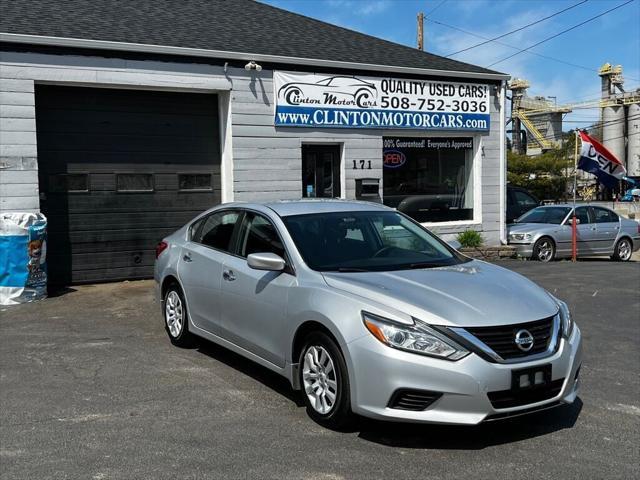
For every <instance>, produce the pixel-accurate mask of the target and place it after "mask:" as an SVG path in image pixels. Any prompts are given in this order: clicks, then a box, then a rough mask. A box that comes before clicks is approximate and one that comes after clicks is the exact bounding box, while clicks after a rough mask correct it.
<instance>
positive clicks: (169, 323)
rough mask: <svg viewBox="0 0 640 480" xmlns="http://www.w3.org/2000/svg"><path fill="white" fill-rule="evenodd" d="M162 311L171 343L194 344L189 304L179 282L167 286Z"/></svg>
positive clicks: (181, 345) (184, 345)
mask: <svg viewBox="0 0 640 480" xmlns="http://www.w3.org/2000/svg"><path fill="white" fill-rule="evenodd" d="M162 312H163V316H164V328H165V330H166V331H167V335H169V340H171V343H173V344H174V345H175V346H177V347H183V348H186V347H191V346H192V345H193V344H194V336H193V334H191V332H189V320H188V319H189V316H188V315H187V305H186V303H185V301H184V295H183V294H182V290H181V289H180V287H179V286H178V284H177V283H172V284H171V285H169V286H168V287H167V290H166V291H165V293H164V298H163V299H162Z"/></svg>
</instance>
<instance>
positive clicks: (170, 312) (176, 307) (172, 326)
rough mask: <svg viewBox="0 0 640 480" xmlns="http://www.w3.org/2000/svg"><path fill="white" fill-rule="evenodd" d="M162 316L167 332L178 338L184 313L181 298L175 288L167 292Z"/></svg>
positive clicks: (182, 324)
mask: <svg viewBox="0 0 640 480" xmlns="http://www.w3.org/2000/svg"><path fill="white" fill-rule="evenodd" d="M164 318H165V321H166V322H167V328H168V329H169V334H170V335H171V336H172V337H173V338H178V337H179V336H180V333H182V327H183V326H184V315H183V309H182V300H181V299H180V295H178V292H176V291H175V290H171V291H170V292H169V293H168V294H167V300H166V301H165V305H164Z"/></svg>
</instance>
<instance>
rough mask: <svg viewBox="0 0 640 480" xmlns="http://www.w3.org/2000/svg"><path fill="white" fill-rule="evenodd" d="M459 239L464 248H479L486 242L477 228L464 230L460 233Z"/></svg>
mask: <svg viewBox="0 0 640 480" xmlns="http://www.w3.org/2000/svg"><path fill="white" fill-rule="evenodd" d="M457 240H458V242H460V245H461V246H462V248H477V247H481V246H482V244H483V243H484V238H482V235H480V233H479V232H476V231H475V230H465V231H464V232H461V233H459V234H458V237H457Z"/></svg>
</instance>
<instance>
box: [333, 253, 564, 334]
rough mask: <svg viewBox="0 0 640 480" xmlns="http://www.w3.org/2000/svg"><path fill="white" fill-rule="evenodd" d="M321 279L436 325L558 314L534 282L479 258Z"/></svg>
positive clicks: (512, 320)
mask: <svg viewBox="0 0 640 480" xmlns="http://www.w3.org/2000/svg"><path fill="white" fill-rule="evenodd" d="M323 275H324V278H325V281H326V282H327V284H328V285H329V286H331V287H333V288H337V289H339V290H342V291H345V292H349V293H351V294H354V295H357V296H359V297H364V298H367V299H369V300H371V301H372V302H374V303H375V304H383V305H386V306H388V307H391V308H393V309H395V310H397V311H400V312H403V313H405V314H407V315H411V316H413V317H415V318H418V319H420V320H423V321H425V322H427V323H431V324H434V325H455V326H461V327H471V326H491V325H507V324H512V323H522V322H529V321H533V320H540V319H542V318H546V317H549V316H551V315H554V314H555V313H556V312H557V310H558V307H557V306H556V303H555V302H554V301H553V300H552V299H551V297H550V296H549V295H548V294H547V293H546V292H545V291H544V290H543V289H542V288H540V287H539V286H537V285H536V284H534V283H533V282H531V281H529V280H527V279H526V278H524V277H523V276H521V275H518V274H517V273H514V272H511V271H509V270H507V269H504V268H501V267H497V266H495V265H491V264H489V263H485V262H480V261H477V260H474V261H472V262H468V263H464V264H460V265H455V266H450V267H439V268H430V269H421V270H397V271H392V272H362V273H334V272H324V273H323Z"/></svg>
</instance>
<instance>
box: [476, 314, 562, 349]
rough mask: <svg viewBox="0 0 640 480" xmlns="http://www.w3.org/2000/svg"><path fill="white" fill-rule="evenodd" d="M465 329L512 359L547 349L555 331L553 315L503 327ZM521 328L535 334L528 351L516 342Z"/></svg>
mask: <svg viewBox="0 0 640 480" xmlns="http://www.w3.org/2000/svg"><path fill="white" fill-rule="evenodd" d="M465 330H466V331H467V332H469V333H470V334H472V335H473V336H474V337H476V338H477V339H478V340H480V341H481V342H482V343H484V344H485V345H487V346H488V347H489V348H491V349H492V350H493V351H494V352H496V353H497V354H498V355H500V357H502V358H503V359H504V360H510V359H514V358H522V357H528V356H530V355H536V354H538V353H542V352H544V351H545V350H547V348H548V347H549V341H550V340H551V337H552V333H553V317H549V318H545V319H544V320H537V321H535V322H528V323H518V324H515V325H506V326H501V327H468V328H465ZM520 330H527V331H528V332H529V333H531V335H532V336H533V347H532V348H531V350H529V351H528V352H525V351H522V350H521V349H520V348H519V347H518V345H517V344H516V342H515V337H516V334H517V333H518V332H519V331H520Z"/></svg>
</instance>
